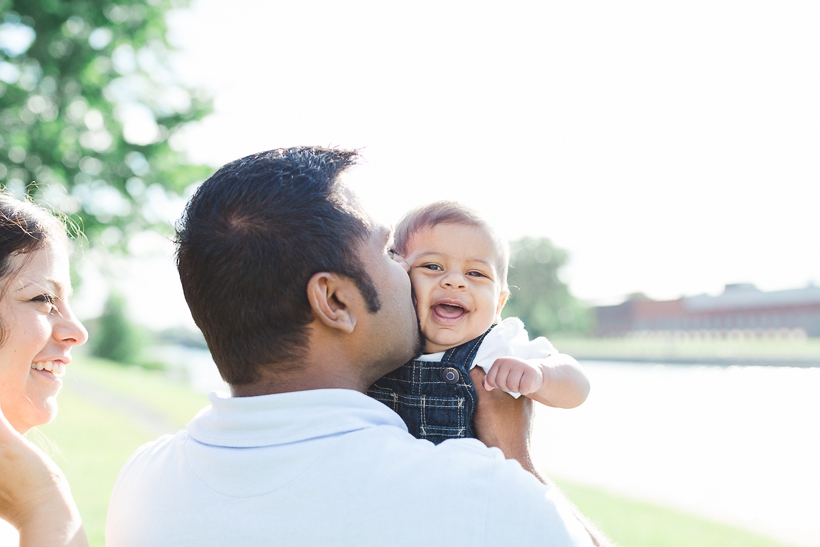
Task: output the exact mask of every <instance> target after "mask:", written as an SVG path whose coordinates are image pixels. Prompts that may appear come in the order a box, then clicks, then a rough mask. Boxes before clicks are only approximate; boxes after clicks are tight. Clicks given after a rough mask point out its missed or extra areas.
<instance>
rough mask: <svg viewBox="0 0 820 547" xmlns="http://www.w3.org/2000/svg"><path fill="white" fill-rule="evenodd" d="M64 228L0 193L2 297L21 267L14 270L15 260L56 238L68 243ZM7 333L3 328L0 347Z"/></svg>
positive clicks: (35, 208)
mask: <svg viewBox="0 0 820 547" xmlns="http://www.w3.org/2000/svg"><path fill="white" fill-rule="evenodd" d="M65 237H66V235H65V227H64V226H63V225H62V223H60V221H59V220H57V219H56V218H55V217H54V216H53V215H52V214H51V213H49V212H48V211H46V210H44V209H43V208H41V207H39V206H37V205H35V204H34V203H31V202H29V201H22V200H19V199H17V198H15V197H13V196H10V195H8V194H6V193H4V192H3V191H2V190H0V297H2V296H4V295H5V293H6V288H7V285H8V281H9V279H10V278H11V277H12V276H14V274H16V273H17V271H18V270H19V268H20V267H21V265H19V264H18V265H17V267H16V268H15V267H14V264H13V262H12V257H13V256H16V255H27V254H29V253H32V252H34V251H37V250H39V249H42V248H43V247H45V246H46V245H47V244H48V243H49V242H51V241H52V240H53V239H54V238H60V239H63V240H65ZM5 338H6V332H5V329H4V328H3V325H2V324H0V345H2V344H3V342H5Z"/></svg>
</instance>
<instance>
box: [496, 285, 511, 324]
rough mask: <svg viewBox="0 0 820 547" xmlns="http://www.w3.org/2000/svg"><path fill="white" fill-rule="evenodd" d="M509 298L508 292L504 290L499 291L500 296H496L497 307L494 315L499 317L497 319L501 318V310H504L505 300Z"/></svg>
mask: <svg viewBox="0 0 820 547" xmlns="http://www.w3.org/2000/svg"><path fill="white" fill-rule="evenodd" d="M509 297H510V291H509V290H506V289H505V290H503V291H501V294H499V295H498V307H496V309H495V314H496V315H497V316H499V317H500V316H501V310H503V309H504V304H506V303H507V299H508V298H509Z"/></svg>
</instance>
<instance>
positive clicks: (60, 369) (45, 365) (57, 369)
mask: <svg viewBox="0 0 820 547" xmlns="http://www.w3.org/2000/svg"><path fill="white" fill-rule="evenodd" d="M31 368H33V369H35V370H45V371H48V372H50V373H51V374H53V375H54V376H56V377H57V378H62V377H63V376H65V363H61V362H60V361H41V362H39V363H32V364H31Z"/></svg>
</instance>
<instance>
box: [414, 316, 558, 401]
mask: <svg viewBox="0 0 820 547" xmlns="http://www.w3.org/2000/svg"><path fill="white" fill-rule="evenodd" d="M554 353H558V350H556V349H555V347H554V346H553V345H552V343H550V341H549V340H547V339H546V338H544V337H543V336H539V337H538V338H535V339H534V340H530V337H529V334H527V329H525V328H524V323H522V322H521V320H520V319H519V318H517V317H508V318H506V319H504V320H503V321H501V323H499V324H498V325H496V326H495V328H494V329H493V330H491V331H490V332H489V333H488V334H487V336H485V337H484V340H482V342H481V345H480V346H479V347H478V351H477V352H476V355H475V360H473V364H472V365H470V366H469V367H468V368H467V370H470V369H471V368H473V367H481V368H483V369H484V372H490V368H491V367H492V366H493V363H495V360H496V359H498V358H499V357H518V358H519V359H543V358H545V357H549V356H550V355H552V354H554ZM443 357H444V352H443V351H440V352H438V353H426V354H424V355H421V356H419V357H417V360H419V361H441V359H442V358H443ZM511 395H512V396H513V397H519V396H520V395H519V394H518V393H511Z"/></svg>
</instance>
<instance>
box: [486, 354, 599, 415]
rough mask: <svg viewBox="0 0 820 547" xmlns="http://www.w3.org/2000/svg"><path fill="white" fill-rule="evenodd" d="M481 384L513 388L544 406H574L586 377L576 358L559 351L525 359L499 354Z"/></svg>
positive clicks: (582, 393)
mask: <svg viewBox="0 0 820 547" xmlns="http://www.w3.org/2000/svg"><path fill="white" fill-rule="evenodd" d="M484 388H485V389H486V390H487V391H490V390H492V389H494V388H498V389H500V390H502V391H507V392H517V393H520V394H521V395H526V396H527V397H529V398H530V399H532V400H534V401H538V402H539V403H542V404H545V405H547V406H553V407H557V408H575V407H576V406H578V405H580V404H581V403H583V402H584V401H585V400H586V398H587V395H589V380H587V377H586V375H585V374H584V373H583V371H582V370H581V367H580V365H578V361H576V360H575V359H573V358H572V357H570V356H569V355H566V354H563V353H554V354H552V355H550V356H549V357H546V358H543V359H528V360H523V359H518V358H515V357H501V358H499V359H496V360H495V362H494V363H493V366H492V367H490V372H489V373H488V374H487V376H486V377H485V378H484Z"/></svg>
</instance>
